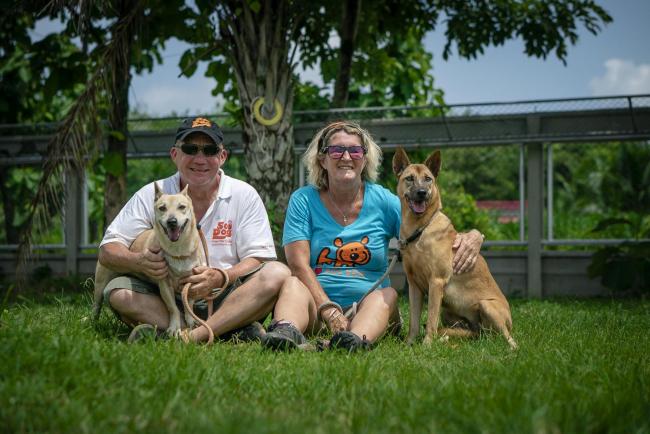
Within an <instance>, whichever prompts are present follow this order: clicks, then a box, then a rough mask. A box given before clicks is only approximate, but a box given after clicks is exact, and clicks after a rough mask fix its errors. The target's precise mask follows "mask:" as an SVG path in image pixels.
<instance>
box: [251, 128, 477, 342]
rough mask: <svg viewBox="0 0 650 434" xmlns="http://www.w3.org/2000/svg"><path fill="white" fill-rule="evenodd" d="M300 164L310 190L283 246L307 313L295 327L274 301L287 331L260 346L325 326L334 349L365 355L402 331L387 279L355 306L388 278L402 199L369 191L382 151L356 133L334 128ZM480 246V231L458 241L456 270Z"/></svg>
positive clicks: (294, 200)
mask: <svg viewBox="0 0 650 434" xmlns="http://www.w3.org/2000/svg"><path fill="white" fill-rule="evenodd" d="M303 162H304V164H305V167H307V170H308V176H309V183H310V185H308V186H305V187H302V188H300V189H298V190H297V191H295V192H294V193H293V194H292V196H291V199H290V201H289V207H288V209H287V214H286V219H285V224H284V236H283V245H284V248H285V253H286V257H287V262H288V264H289V268H291V271H292V273H293V275H294V276H295V278H297V279H298V280H299V281H300V282H302V284H303V285H304V286H305V287H306V288H307V290H308V291H309V294H310V295H311V297H307V304H308V305H307V306H305V307H306V309H305V313H304V314H303V315H302V317H301V318H299V319H294V320H291V319H290V318H296V316H295V315H296V313H297V312H296V311H293V312H290V311H288V310H287V309H286V308H284V306H287V303H286V302H284V301H282V302H281V300H278V305H277V306H276V311H275V312H274V317H275V318H286V319H287V320H284V321H282V320H281V321H279V323H281V324H285V325H284V327H280V329H276V328H275V327H274V326H275V325H276V324H273V325H272V326H271V328H270V330H269V333H267V336H266V338H265V340H264V344H265V345H266V346H269V347H273V348H280V347H285V345H286V344H287V342H288V339H286V338H288V337H289V334H288V333H286V331H287V330H286V329H287V328H291V327H294V328H296V329H299V330H300V332H304V331H306V330H307V331H309V332H314V331H318V330H320V328H321V327H322V325H323V323H324V325H326V326H327V327H328V328H329V329H330V330H331V332H332V333H333V336H332V339H331V341H330V346H331V347H340V348H345V349H347V350H349V351H354V350H357V349H367V348H370V344H372V343H374V342H375V341H376V340H377V339H379V338H380V337H381V336H382V335H383V334H384V333H385V332H386V330H387V329H388V327H389V325H391V326H393V329H394V330H399V326H400V325H401V323H400V316H399V311H398V308H397V291H395V289H394V288H392V287H391V286H390V282H389V280H388V279H385V280H384V281H382V282H381V284H380V285H379V288H378V289H376V290H375V291H373V292H371V293H370V294H368V295H367V297H365V298H364V299H363V301H362V302H360V301H361V299H362V298H363V297H364V295H365V294H366V292H367V291H368V290H369V289H370V287H372V285H373V284H374V283H375V282H376V281H377V280H378V279H380V278H381V276H382V275H383V274H384V272H385V271H386V268H387V254H388V242H389V241H390V239H391V238H393V237H399V225H400V203H399V199H398V198H397V197H396V196H395V195H394V194H392V193H391V192H390V191H388V190H386V189H385V188H383V187H381V186H379V185H377V184H374V181H375V180H376V179H377V170H378V168H379V164H380V162H381V149H380V148H379V146H378V145H377V144H376V143H375V142H374V141H373V140H372V137H371V136H370V134H369V133H368V132H367V131H366V130H364V129H363V128H361V127H360V126H359V125H357V124H356V123H354V122H350V121H339V122H333V123H330V124H329V125H327V126H326V127H325V128H323V129H321V130H320V131H319V132H318V133H317V134H316V135H315V136H314V138H313V140H312V141H311V143H310V144H309V147H308V149H307V151H306V152H305V155H304V157H303ZM481 242H482V236H481V234H480V233H478V231H472V232H470V233H468V234H461V235H460V236H459V239H457V240H456V247H457V248H458V251H457V254H456V255H457V258H455V262H458V269H459V270H460V269H464V268H468V267H469V265H470V264H471V263H472V262H473V260H474V258H475V257H476V255H477V254H478V252H479V251H480V247H481ZM459 255H460V256H459ZM292 286H293V285H292ZM294 287H295V286H294ZM294 292H295V291H294ZM281 298H282V297H281ZM357 303H358V305H357ZM278 307H283V308H282V309H281V310H282V312H278ZM294 307H296V308H297V307H298V306H297V305H294ZM303 309H304V307H303ZM283 314H284V315H283ZM301 326H304V328H303V327H301ZM282 328H285V330H284V332H283V330H282ZM293 337H294V338H296V339H294V340H296V344H299V343H302V342H304V338H303V337H302V335H300V336H298V335H297V334H296V333H295V331H294V333H293ZM281 344H282V345H281ZM286 346H293V345H291V344H290V343H289V345H286Z"/></svg>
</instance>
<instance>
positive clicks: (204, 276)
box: [178, 265, 224, 299]
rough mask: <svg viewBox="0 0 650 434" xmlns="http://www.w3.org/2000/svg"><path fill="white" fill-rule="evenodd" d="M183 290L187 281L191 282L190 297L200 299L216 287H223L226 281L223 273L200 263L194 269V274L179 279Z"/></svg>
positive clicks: (188, 293)
mask: <svg viewBox="0 0 650 434" xmlns="http://www.w3.org/2000/svg"><path fill="white" fill-rule="evenodd" d="M178 283H179V284H180V285H179V288H178V290H179V291H181V290H182V289H183V286H185V284H186V283H191V284H192V286H190V289H189V291H188V292H187V295H188V297H189V298H192V299H198V298H205V297H206V296H208V295H209V294H210V293H211V292H212V290H213V289H214V288H221V287H222V286H223V283H224V276H223V274H222V273H221V272H220V271H219V270H217V269H215V268H210V267H206V266H205V265H200V266H198V267H194V268H193V269H192V274H191V275H189V276H187V277H184V278H182V279H180V280H179V281H178Z"/></svg>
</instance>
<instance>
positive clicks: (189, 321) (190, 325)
mask: <svg viewBox="0 0 650 434" xmlns="http://www.w3.org/2000/svg"><path fill="white" fill-rule="evenodd" d="M208 303H212V301H208ZM188 307H189V308H190V309H192V312H194V300H193V299H191V298H188V299H187V306H186V307H185V325H187V327H188V328H190V329H193V328H194V325H195V324H196V321H195V320H194V317H193V316H192V314H191V313H190V312H189V311H188V310H187V308H188Z"/></svg>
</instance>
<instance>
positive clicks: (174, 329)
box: [167, 319, 181, 337]
mask: <svg viewBox="0 0 650 434" xmlns="http://www.w3.org/2000/svg"><path fill="white" fill-rule="evenodd" d="M180 332H181V322H180V320H178V319H176V320H171V321H170V322H169V327H167V334H168V335H169V336H173V337H178V334H179V333H180Z"/></svg>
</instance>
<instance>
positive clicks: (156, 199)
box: [153, 181, 163, 203]
mask: <svg viewBox="0 0 650 434" xmlns="http://www.w3.org/2000/svg"><path fill="white" fill-rule="evenodd" d="M153 185H154V189H155V191H156V194H155V196H154V199H153V201H154V203H155V202H158V199H160V196H162V195H163V192H162V190H161V189H160V187H158V183H157V182H156V181H154V182H153Z"/></svg>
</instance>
